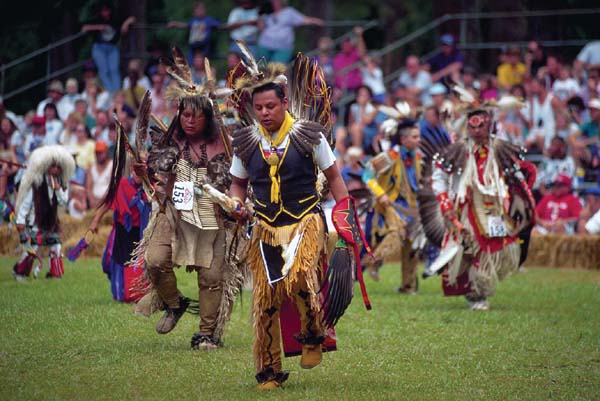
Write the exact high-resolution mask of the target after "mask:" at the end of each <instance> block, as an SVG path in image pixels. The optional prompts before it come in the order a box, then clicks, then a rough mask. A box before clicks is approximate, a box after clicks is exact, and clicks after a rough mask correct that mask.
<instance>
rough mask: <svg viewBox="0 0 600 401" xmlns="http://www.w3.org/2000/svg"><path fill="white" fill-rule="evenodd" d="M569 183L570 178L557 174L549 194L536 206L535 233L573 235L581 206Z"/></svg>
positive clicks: (570, 181)
mask: <svg viewBox="0 0 600 401" xmlns="http://www.w3.org/2000/svg"><path fill="white" fill-rule="evenodd" d="M571 183H572V180H571V177H569V176H568V175H566V174H558V175H557V177H556V179H555V180H554V182H553V183H552V188H551V190H550V193H548V194H546V195H544V197H543V198H542V200H541V201H540V202H539V203H538V204H537V206H536V208H535V212H536V214H537V225H536V227H535V229H534V230H535V231H536V232H537V233H539V234H550V233H552V234H574V232H575V223H576V222H577V220H579V215H580V214H581V210H582V206H581V201H580V200H579V198H578V197H577V196H576V195H574V194H573V193H571V189H572V188H571Z"/></svg>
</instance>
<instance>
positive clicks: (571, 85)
mask: <svg viewBox="0 0 600 401" xmlns="http://www.w3.org/2000/svg"><path fill="white" fill-rule="evenodd" d="M580 90H581V88H579V84H578V83H577V80H576V79H575V78H573V77H572V76H571V67H569V66H568V65H563V66H562V67H561V69H560V75H559V76H558V79H557V80H556V81H554V83H553V84H552V93H554V95H556V97H558V98H559V99H560V100H562V101H563V102H566V101H567V100H569V98H571V97H572V96H575V95H577V94H579V91H580Z"/></svg>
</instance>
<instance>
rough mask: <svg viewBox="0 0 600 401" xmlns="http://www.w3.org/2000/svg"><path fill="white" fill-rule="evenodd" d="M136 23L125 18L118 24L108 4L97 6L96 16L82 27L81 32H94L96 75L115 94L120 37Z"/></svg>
mask: <svg viewBox="0 0 600 401" xmlns="http://www.w3.org/2000/svg"><path fill="white" fill-rule="evenodd" d="M135 22H136V19H135V17H134V16H129V17H127V18H126V19H125V20H124V21H123V22H120V21H119V20H118V19H117V18H116V17H115V16H114V11H113V8H112V6H111V3H109V2H102V3H101V4H100V5H99V12H98V16H97V17H96V18H95V19H93V20H92V21H90V22H89V23H88V24H85V25H83V27H82V28H81V31H82V32H94V42H93V44H92V59H93V60H94V63H95V64H96V67H97V68H98V74H99V75H100V80H101V81H102V84H103V85H104V87H105V88H106V89H107V90H108V91H109V92H110V93H111V94H113V93H115V92H116V91H117V90H118V89H119V88H120V86H121V73H120V71H119V59H120V54H119V47H118V45H117V44H118V42H119V38H120V35H126V34H127V32H128V31H129V27H130V26H131V25H132V24H134V23H135Z"/></svg>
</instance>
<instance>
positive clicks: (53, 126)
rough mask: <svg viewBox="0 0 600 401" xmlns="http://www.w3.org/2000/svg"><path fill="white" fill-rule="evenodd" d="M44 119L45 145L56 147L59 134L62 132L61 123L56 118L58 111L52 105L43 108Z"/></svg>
mask: <svg viewBox="0 0 600 401" xmlns="http://www.w3.org/2000/svg"><path fill="white" fill-rule="evenodd" d="M44 118H45V119H46V139H45V144H46V145H58V143H59V140H60V134H61V133H62V131H63V123H62V121H61V120H60V118H58V110H57V109H56V105H55V104H54V103H48V104H47V105H46V106H44Z"/></svg>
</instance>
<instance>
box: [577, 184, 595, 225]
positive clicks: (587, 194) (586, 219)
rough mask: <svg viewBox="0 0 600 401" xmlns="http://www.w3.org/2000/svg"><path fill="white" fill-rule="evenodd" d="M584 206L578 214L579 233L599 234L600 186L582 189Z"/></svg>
mask: <svg viewBox="0 0 600 401" xmlns="http://www.w3.org/2000/svg"><path fill="white" fill-rule="evenodd" d="M582 195H583V196H584V199H585V207H584V208H583V211H582V212H581V214H580V215H579V222H578V224H577V232H578V233H579V234H592V235H595V234H600V187H595V188H590V189H586V190H585V191H583V194H582Z"/></svg>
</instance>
